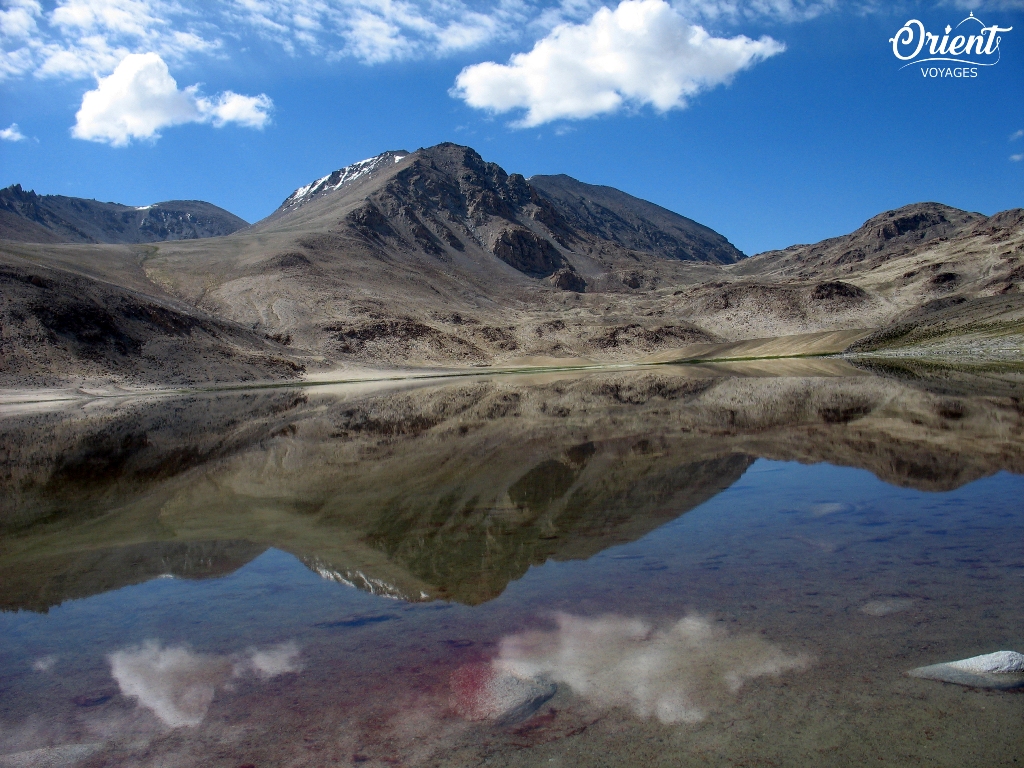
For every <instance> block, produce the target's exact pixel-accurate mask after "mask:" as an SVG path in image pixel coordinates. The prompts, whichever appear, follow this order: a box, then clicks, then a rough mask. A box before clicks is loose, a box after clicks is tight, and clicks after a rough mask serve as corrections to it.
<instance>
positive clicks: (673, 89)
mask: <svg viewBox="0 0 1024 768" xmlns="http://www.w3.org/2000/svg"><path fill="white" fill-rule="evenodd" d="M783 50H785V46H783V45H782V44H781V43H778V42H776V41H775V40H773V39H771V38H769V37H762V38H761V39H760V40H751V39H750V38H748V37H745V36H742V35H740V36H738V37H732V38H721V37H712V36H711V35H709V34H708V33H707V32H706V31H705V30H704V29H703V28H702V27H700V26H697V25H693V24H690V23H689V22H687V21H686V20H685V19H684V18H683V17H682V16H681V15H680V14H679V12H678V11H676V10H674V9H673V8H672V7H671V6H670V5H668V3H666V2H664V0H623V2H622V3H620V4H619V6H618V7H617V8H616V9H615V10H614V11H613V10H609V9H608V8H602V9H601V10H599V11H597V13H595V14H594V16H593V17H592V18H591V19H590V21H589V22H587V23H586V24H576V25H569V24H566V25H562V26H560V27H557V28H556V29H555V30H554V31H553V32H552V33H551V34H550V35H548V36H547V37H545V38H543V39H542V40H540V41H539V42H538V43H537V44H536V45H534V47H533V50H531V51H530V52H529V53H517V54H515V55H514V56H513V57H512V58H511V60H510V61H509V63H508V64H497V63H495V62H484V63H482V64H475V65H473V66H470V67H466V68H465V69H464V70H462V72H461V73H459V75H458V77H457V78H456V81H455V88H454V89H453V91H452V92H453V95H455V96H457V97H458V98H461V99H463V100H464V101H465V102H466V103H467V104H469V105H470V106H472V107H476V108H478V109H486V110H489V111H491V112H499V113H500V112H508V111H509V110H513V109H519V108H522V109H525V110H526V115H525V117H524V118H523V119H522V120H521V121H520V122H519V125H521V126H523V127H530V126H535V125H540V124H542V123H546V122H550V121H552V120H558V119H565V118H568V119H580V118H586V117H592V116H594V115H599V114H604V113H609V112H615V111H617V110H619V109H621V108H622V107H624V106H642V105H650V106H653V107H654V108H655V109H657V110H658V111H661V112H665V111H667V110H670V109H682V108H684V107H685V106H686V105H687V99H688V98H690V97H692V96H694V95H696V94H697V93H699V92H701V91H703V90H706V89H708V88H713V87H714V86H716V85H721V84H725V83H728V82H730V81H731V80H732V78H733V76H734V75H735V74H736V73H737V72H739V71H741V70H743V69H746V68H748V67H750V66H752V65H753V64H755V63H757V62H759V61H762V60H764V59H766V58H768V57H769V56H774V55H775V54H777V53H781V52H782V51H783Z"/></svg>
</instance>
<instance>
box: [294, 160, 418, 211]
mask: <svg viewBox="0 0 1024 768" xmlns="http://www.w3.org/2000/svg"><path fill="white" fill-rule="evenodd" d="M408 156H409V153H408V152H385V153H384V154H382V155H377V156H376V157H368V158H367V159H366V160H360V161H359V162H358V163H352V164H351V165H346V166H345V167H344V168H339V169H338V170H336V171H334V172H333V173H329V174H327V175H326V176H322V177H320V178H319V179H317V180H316V181H313V182H310V183H309V184H306V185H305V186H302V187H299V188H298V189H296V190H295V191H294V192H292V193H291V195H289V196H288V199H286V200H285V201H284V202H283V203H282V204H281V210H282V211H294V210H295V209H296V208H299V207H301V206H303V205H305V204H306V203H308V202H310V201H311V200H315V199H316V198H318V197H322V196H323V195H326V194H329V193H331V192H337V191H338V190H339V189H341V188H342V187H344V186H347V185H349V184H351V183H352V182H354V181H356V180H357V179H361V178H363V177H364V176H372V175H373V174H374V173H375V172H376V171H379V170H381V169H382V168H388V167H390V166H393V165H397V164H398V163H400V162H402V160H404V159H405V158H406V157H408Z"/></svg>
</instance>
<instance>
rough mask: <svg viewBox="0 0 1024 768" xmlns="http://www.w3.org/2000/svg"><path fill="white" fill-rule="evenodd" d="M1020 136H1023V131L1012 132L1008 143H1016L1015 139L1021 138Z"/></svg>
mask: <svg viewBox="0 0 1024 768" xmlns="http://www.w3.org/2000/svg"><path fill="white" fill-rule="evenodd" d="M1022 136H1024V130H1021V131H1014V132H1013V133H1011V134H1010V141H1016V140H1017V139H1019V138H1021V137H1022Z"/></svg>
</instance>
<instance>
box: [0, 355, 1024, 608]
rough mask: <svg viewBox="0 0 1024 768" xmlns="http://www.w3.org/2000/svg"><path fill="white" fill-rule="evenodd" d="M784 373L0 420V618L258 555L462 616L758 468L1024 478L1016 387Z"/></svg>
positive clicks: (219, 401)
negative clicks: (815, 466) (456, 609)
mask: <svg viewBox="0 0 1024 768" xmlns="http://www.w3.org/2000/svg"><path fill="white" fill-rule="evenodd" d="M794 365H796V366H797V370H796V371H793V370H792V367H793V366H794ZM789 366H790V368H789V369H787V370H784V371H783V372H784V373H789V374H793V373H796V374H798V375H788V376H774V375H765V374H764V372H763V371H753V372H751V371H749V370H743V369H740V370H739V371H738V372H739V373H741V374H744V373H745V374H747V375H734V374H736V373H737V371H736V370H735V369H734V370H724V369H723V368H721V367H719V368H714V367H700V368H698V367H680V368H669V367H664V368H657V369H653V370H651V371H649V372H643V373H636V372H629V373H625V372H614V373H612V372H595V373H588V374H575V375H571V374H564V375H553V374H552V375H546V376H536V377H522V378H509V377H504V378H501V377H493V378H481V379H478V380H471V381H462V382H458V383H448V384H420V385H417V386H395V387H390V388H388V389H386V390H384V391H381V390H380V389H377V390H372V389H369V388H365V387H364V388H360V387H349V388H344V387H339V388H310V389H308V390H306V391H304V392H301V393H297V392H294V391H290V390H286V391H274V390H271V391H261V392H254V393H246V394H241V395H240V394H210V395H195V396H189V397H181V398H174V399H151V400H128V401H124V402H113V403H103V402H100V403H96V404H94V405H93V406H91V407H90V408H88V409H81V408H78V409H68V410H57V411H50V412H44V413H37V414H29V415H18V414H13V415H8V416H7V417H5V418H4V430H3V438H2V451H3V456H4V459H5V460H4V462H3V465H2V466H3V474H2V476H0V490H2V493H0V536H2V538H0V578H2V581H3V583H4V585H5V589H4V590H3V593H2V595H0V605H2V607H3V608H5V609H7V610H11V609H18V608H28V609H32V610H45V609H46V608H47V607H49V606H52V605H56V604H59V603H61V602H62V601H64V600H67V599H69V598H77V597H84V596H86V595H88V594H93V593H97V592H102V591H105V590H110V589H116V588H118V587H121V586H124V585H128V584H133V583H139V582H142V581H145V580H146V579H151V578H154V577H156V576H159V575H175V576H180V577H184V578H205V577H212V576H218V575H221V574H224V573H227V572H230V571H231V570H233V569H235V568H237V567H238V566H239V565H241V564H243V563H245V562H248V561H249V560H251V559H252V558H253V557H255V556H257V555H258V554H259V553H261V552H263V551H264V550H265V549H266V548H267V547H276V548H279V549H282V550H285V551H288V552H291V553H293V554H295V555H296V556H297V557H299V558H300V559H301V560H302V561H303V562H304V563H306V564H307V565H308V566H309V567H310V568H312V569H314V570H315V571H316V572H317V573H319V574H321V575H322V576H324V577H326V578H330V579H332V580H335V581H339V582H344V583H348V584H351V585H354V586H357V587H359V588H361V589H365V590H367V591H369V592H372V593H374V594H382V595H387V596H391V597H396V598H400V599H403V600H432V599H445V600H455V601H459V602H462V603H465V604H470V605H473V604H479V603H481V602H484V601H487V600H491V599H493V598H494V597H496V596H497V595H499V594H501V592H502V591H503V590H504V589H505V587H506V585H507V584H508V583H509V582H510V581H514V580H516V579H518V578H520V577H522V575H523V574H524V573H526V571H527V569H528V568H530V566H533V565H540V564H542V563H544V562H546V561H548V560H555V561H564V560H575V559H585V558H588V557H591V556H592V555H594V554H595V553H597V552H600V551H602V550H604V549H607V548H608V547H610V546H614V545H617V544H622V543H625V542H629V541H634V540H636V539H638V538H640V537H642V536H644V535H645V534H647V533H648V532H650V531H652V530H654V529H655V528H657V527H659V526H660V525H662V524H664V523H666V522H667V521H670V520H672V519H675V518H676V517H678V516H679V515H681V514H684V513H685V512H687V511H688V510H690V509H692V508H694V507H696V506H698V505H700V504H702V503H704V502H705V501H707V500H708V499H710V498H712V497H714V496H715V495H716V494H718V493H720V492H721V491H722V490H724V489H726V488H728V487H730V486H731V485H732V484H733V483H735V482H736V481H737V480H738V479H739V478H740V477H741V476H742V475H743V473H744V472H745V471H746V469H747V467H749V466H750V464H751V463H752V462H753V461H754V460H755V459H756V458H758V457H766V458H771V459H777V460H795V461H799V462H803V463H813V462H823V461H824V462H829V463H832V464H836V465H841V466H851V467H859V468H864V469H867V470H869V471H871V472H873V473H874V474H875V475H876V476H878V477H879V478H881V479H883V480H885V481H886V482H889V483H892V484H895V485H898V486H902V487H910V488H917V489H921V490H929V491H936V490H949V489H953V488H957V487H959V486H962V485H963V484H965V483H967V482H970V481H972V480H975V479H978V478H981V477H985V476H989V475H992V474H994V473H996V472H998V471H999V470H1009V471H1011V472H1015V473H1021V472H1024V443H1022V441H1021V439H1020V435H1021V434H1022V427H1024V406H1022V404H1021V393H1022V392H1024V387H1022V386H1021V383H1020V382H1021V380H1022V379H1021V377H1020V376H1019V375H1018V374H1014V373H1012V372H1011V373H1009V374H1006V375H1003V376H986V377H984V378H982V377H977V376H971V375H968V374H958V373H948V372H946V373H944V374H943V375H941V376H937V377H932V378H931V379H927V378H921V377H920V376H917V377H916V378H901V377H897V376H892V375H887V376H878V375H871V374H870V373H868V372H866V371H862V370H858V369H855V368H853V367H851V366H848V365H845V364H843V363H839V362H832V363H823V362H818V363H815V364H813V365H812V364H810V363H808V364H805V368H806V369H805V370H801V369H800V368H799V366H800V364H799V363H790V364H789ZM751 374H753V375H751ZM799 374H803V375H799Z"/></svg>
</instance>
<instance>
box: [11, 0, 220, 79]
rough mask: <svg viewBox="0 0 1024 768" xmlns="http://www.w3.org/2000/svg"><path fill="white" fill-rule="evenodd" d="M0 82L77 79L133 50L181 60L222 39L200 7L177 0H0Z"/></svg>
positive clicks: (102, 69) (108, 67)
mask: <svg viewBox="0 0 1024 768" xmlns="http://www.w3.org/2000/svg"><path fill="white" fill-rule="evenodd" d="M0 2H3V3H4V6H5V9H4V10H0V45H2V48H0V80H2V79H6V78H8V77H15V76H19V75H23V74H26V73H28V72H33V73H34V74H35V75H36V76H37V77H41V78H47V77H63V78H71V79H79V78H85V77H91V76H93V75H97V74H99V75H104V74H109V73H110V72H111V71H113V69H114V67H116V66H117V64H118V62H120V61H121V59H123V58H124V57H125V56H126V55H128V54H129V53H146V52H155V53H159V54H160V55H161V56H162V57H163V58H164V59H166V60H173V61H180V60H183V59H185V58H187V57H188V56H191V55H193V54H195V53H199V52H213V51H216V50H217V49H218V48H219V47H220V46H221V42H220V40H219V39H216V38H213V39H207V38H206V37H204V36H203V34H201V32H200V31H199V30H206V31H209V30H210V29H211V28H213V27H212V26H211V25H210V24H209V23H208V21H207V20H204V19H202V18H200V16H199V13H198V11H196V10H194V9H189V8H187V7H186V6H184V5H182V4H179V3H177V2H174V0H58V2H57V4H56V7H54V8H53V10H52V11H50V12H49V13H45V12H44V11H43V8H42V6H41V5H40V3H39V2H37V0H0Z"/></svg>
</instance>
